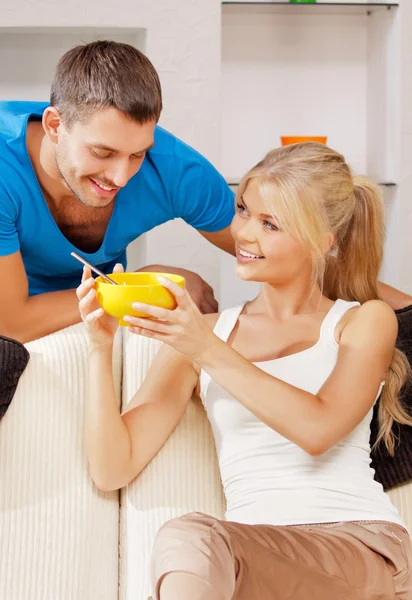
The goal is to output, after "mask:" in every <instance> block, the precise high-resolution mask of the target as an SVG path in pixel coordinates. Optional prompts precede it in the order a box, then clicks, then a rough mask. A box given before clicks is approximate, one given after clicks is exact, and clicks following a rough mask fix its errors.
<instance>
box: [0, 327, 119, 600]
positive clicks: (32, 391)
mask: <svg viewBox="0 0 412 600" xmlns="http://www.w3.org/2000/svg"><path fill="white" fill-rule="evenodd" d="M27 349H28V351H29V352H30V362H29V364H28V366H27V368H26V370H25V372H24V373H23V375H22V376H21V378H20V381H19V384H18V387H17V391H16V393H15V396H14V399H13V402H12V404H11V406H10V408H9V410H8V411H7V413H6V415H5V416H4V418H3V419H2V421H1V423H0V556H1V569H0V598H2V599H3V598H4V600H26V599H27V600H28V599H30V600H96V599H99V600H117V598H118V539H119V536H118V522H119V503H118V499H119V494H118V493H117V492H115V493H110V494H103V493H100V492H98V491H97V490H96V489H95V487H94V485H93V483H92V481H91V479H90V477H89V474H88V469H87V460H86V453H85V447H84V427H83V420H84V404H85V400H86V381H87V354H88V352H87V338H86V333H85V329H84V326H83V325H82V324H79V325H75V326H73V327H69V328H67V329H65V330H63V331H60V332H57V333H54V334H53V335H49V336H47V337H44V338H42V339H39V340H37V341H34V342H30V343H29V344H27ZM114 372H115V380H116V387H117V390H118V393H119V398H120V377H121V340H120V338H118V339H117V340H116V351H115V368H114Z"/></svg>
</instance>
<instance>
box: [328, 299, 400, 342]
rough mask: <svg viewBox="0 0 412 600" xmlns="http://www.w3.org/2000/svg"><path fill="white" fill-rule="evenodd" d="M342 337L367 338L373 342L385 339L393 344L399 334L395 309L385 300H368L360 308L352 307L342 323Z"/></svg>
mask: <svg viewBox="0 0 412 600" xmlns="http://www.w3.org/2000/svg"><path fill="white" fill-rule="evenodd" d="M339 329H340V336H339V337H341V338H342V336H345V337H348V336H350V338H351V339H352V338H355V337H356V338H357V339H360V338H361V337H362V338H367V339H370V341H373V340H374V339H376V338H380V339H381V340H382V339H383V338H385V339H387V340H388V343H392V341H393V342H394V341H395V340H396V336H397V333H398V322H397V319H396V315H395V312H394V311H393V309H392V308H391V307H390V306H389V304H387V303H386V302H384V301H383V300H368V301H367V302H364V303H363V304H361V305H360V306H354V307H351V308H350V310H348V311H347V313H346V314H345V315H344V316H343V318H342V321H341V323H340V327H339Z"/></svg>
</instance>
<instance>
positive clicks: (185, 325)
mask: <svg viewBox="0 0 412 600" xmlns="http://www.w3.org/2000/svg"><path fill="white" fill-rule="evenodd" d="M161 282H162V284H163V285H164V286H165V287H167V288H168V289H169V290H170V291H172V292H173V294H174V295H175V297H176V301H177V304H178V306H177V308H176V309H175V310H174V311H165V310H163V309H158V308H154V307H149V306H147V305H143V304H135V305H134V308H135V309H136V310H143V311H145V312H148V313H149V314H152V315H153V316H154V317H157V318H159V319H165V320H166V322H159V321H152V320H150V321H147V320H146V321H144V320H143V319H139V318H133V317H129V318H128V320H129V322H130V323H131V325H133V326H134V327H133V330H134V331H136V332H138V333H140V334H142V335H146V336H148V337H153V338H156V339H158V340H160V341H162V342H165V343H167V344H169V345H171V346H172V347H174V348H175V349H177V350H178V351H180V352H182V353H184V354H186V355H187V356H189V357H190V358H191V359H192V360H193V361H195V362H196V363H197V364H198V365H199V366H200V367H201V368H203V369H204V370H205V371H207V372H208V373H209V375H210V376H211V377H212V378H213V379H214V380H215V381H216V382H217V383H218V384H219V385H221V386H222V387H223V388H224V389H226V391H227V392H229V394H230V395H232V396H233V397H234V398H236V400H238V401H239V402H240V403H241V404H243V406H245V407H246V408H247V409H248V410H250V412H252V413H253V414H254V415H255V416H256V417H257V418H258V419H260V420H261V421H263V422H264V423H266V424H267V425H268V426H269V427H271V428H272V429H274V430H276V431H278V432H279V433H280V434H281V435H283V436H284V437H286V438H288V439H289V440H291V441H292V442H294V443H295V444H297V445H298V446H300V447H301V448H302V449H303V450H305V451H306V452H308V453H309V454H312V455H319V454H323V453H324V452H326V451H327V450H328V449H330V448H331V447H332V446H334V445H335V444H337V443H338V442H339V441H340V440H341V439H342V438H344V437H345V436H346V435H348V434H349V433H350V432H351V431H352V430H353V429H354V428H355V427H356V426H357V425H358V424H359V423H360V421H361V420H362V419H363V418H364V416H365V415H366V414H367V412H368V411H369V410H370V408H371V407H372V406H373V403H374V401H375V398H376V395H377V392H378V390H379V386H380V383H381V382H382V380H383V379H385V375H386V372H387V369H388V367H389V365H390V363H391V360H392V356H393V351H394V346H395V341H396V335H397V321H396V317H395V314H394V312H393V310H392V309H391V308H390V307H389V306H388V305H387V304H385V303H384V302H381V301H379V300H373V301H370V302H367V303H365V304H364V305H362V306H361V307H360V308H359V309H356V310H353V311H351V312H350V313H348V315H347V317H346V320H345V321H344V323H346V324H345V327H344V329H343V331H342V334H341V339H340V345H339V352H338V360H337V364H336V366H335V368H334V370H333V372H332V373H331V375H330V376H329V378H328V379H327V381H326V382H325V384H324V385H323V386H322V388H321V389H320V390H319V392H318V393H317V394H316V395H315V394H311V393H309V392H306V391H304V390H301V389H299V388H297V387H294V386H293V385H290V384H288V383H286V382H284V381H282V380H280V379H277V378H275V377H273V376H271V375H269V374H267V373H265V372H264V371H262V370H261V369H259V368H258V367H256V366H255V365H253V364H252V363H251V362H250V361H248V360H247V359H245V358H244V357H243V356H241V355H240V354H239V353H238V352H236V351H235V350H233V348H231V347H230V346H229V345H228V344H226V343H225V342H223V341H221V340H220V339H219V338H217V337H216V336H215V335H214V334H213V332H212V331H211V329H210V326H209V324H208V323H207V322H206V320H205V319H204V317H203V316H202V315H201V314H200V313H199V311H198V310H197V308H196V307H195V306H194V304H193V302H191V300H190V298H189V296H188V295H187V293H186V292H185V291H184V290H181V289H180V288H179V287H178V286H176V285H175V284H173V282H169V281H166V280H163V279H162V280H161Z"/></svg>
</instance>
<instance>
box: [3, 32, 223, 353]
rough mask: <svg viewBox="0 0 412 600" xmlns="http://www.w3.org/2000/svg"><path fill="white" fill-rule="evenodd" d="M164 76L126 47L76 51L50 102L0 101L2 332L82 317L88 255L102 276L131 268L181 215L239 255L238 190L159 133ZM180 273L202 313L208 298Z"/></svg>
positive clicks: (196, 280) (63, 65)
mask: <svg viewBox="0 0 412 600" xmlns="http://www.w3.org/2000/svg"><path fill="white" fill-rule="evenodd" d="M161 109H162V98H161V89H160V82H159V79H158V75H157V73H156V71H155V69H154V67H153V66H152V64H151V63H150V61H149V60H148V59H147V58H146V57H145V56H144V55H143V54H142V53H141V52H139V51H138V50H136V49H135V48H133V47H132V46H128V45H126V44H118V43H115V42H109V41H102V42H94V43H91V44H88V45H84V46H79V47H76V48H74V49H72V50H70V51H69V52H67V53H66V54H65V55H64V56H63V57H62V58H61V59H60V61H59V64H58V66H57V70H56V74H55V77H54V80H53V83H52V89H51V102H50V105H47V104H42V103H34V102H5V103H0V192H1V195H0V278H1V281H2V284H1V286H0V306H1V310H0V334H3V335H6V336H9V337H11V338H14V339H16V340H19V341H21V342H27V341H29V340H32V339H35V338H38V337H41V336H44V335H46V334H49V333H52V332H54V331H57V330H59V329H62V328H64V327H67V326H69V325H71V324H74V323H77V322H78V321H79V320H80V316H79V313H78V308H77V300H76V295H75V288H76V287H77V285H78V282H79V280H80V277H81V265H80V264H79V263H78V262H77V261H76V260H75V259H74V258H73V257H72V256H71V255H70V253H71V252H72V251H77V252H79V253H80V254H82V255H83V256H84V257H85V258H86V259H88V260H89V261H90V262H91V263H93V264H95V265H96V266H98V267H99V268H100V269H101V270H102V271H105V272H110V271H112V269H113V267H114V265H115V264H116V263H117V262H121V263H123V265H125V257H126V247H127V245H128V244H129V243H130V242H131V241H133V240H134V239H136V238H137V237H138V236H139V235H141V234H142V233H144V232H146V231H149V230H150V229H152V228H153V227H155V226H156V225H159V224H161V223H164V222H165V221H168V220H171V219H174V218H177V217H181V218H183V219H184V220H185V221H186V222H187V223H189V224H190V225H192V226H193V227H195V228H196V229H197V230H198V231H199V232H200V233H201V234H202V235H203V236H204V237H205V238H206V239H208V240H209V241H211V242H212V243H213V244H215V245H216V246H219V247H220V248H223V249H224V250H227V251H229V252H234V245H233V240H232V238H231V235H230V232H229V225H230V222H231V219H232V216H233V213H234V206H233V193H232V192H231V191H230V189H229V188H228V186H227V184H226V183H225V181H224V179H223V178H222V177H221V175H219V174H218V172H217V171H216V170H215V169H214V168H213V167H212V165H211V164H210V163H209V162H208V161H207V160H206V159H205V158H203V157H202V156H201V155H199V154H198V153H197V152H195V151H194V150H193V149H192V148H190V147H188V146H187V145H185V144H184V143H183V142H181V141H180V140H178V139H176V138H175V137H174V136H172V135H171V134H169V133H167V132H166V131H164V130H163V129H161V128H160V127H157V126H156V123H157V121H158V119H159V116H160V112H161ZM143 270H157V271H159V270H162V271H172V272H178V273H181V274H182V275H184V276H185V277H186V283H187V288H188V291H189V293H190V294H191V295H192V297H193V298H194V299H195V301H196V303H197V304H198V306H199V307H200V308H201V310H202V311H203V312H213V311H215V310H216V308H217V304H216V301H215V299H214V297H213V291H212V289H211V288H210V287H209V286H208V285H207V284H206V283H205V282H204V281H203V280H202V279H201V278H200V277H199V276H198V275H196V274H195V273H192V272H190V271H186V270H185V269H177V268H174V267H173V268H171V267H164V266H159V265H152V266H150V267H146V268H145V269H143Z"/></svg>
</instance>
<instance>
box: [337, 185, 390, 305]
mask: <svg viewBox="0 0 412 600" xmlns="http://www.w3.org/2000/svg"><path fill="white" fill-rule="evenodd" d="M353 179H354V185H353V196H354V210H353V213H352V218H351V219H350V220H349V221H348V222H347V225H346V227H345V228H344V230H343V234H341V237H340V239H339V232H338V234H337V240H336V244H337V260H336V261H335V260H333V261H329V264H328V265H327V274H326V281H327V288H328V289H327V291H328V295H329V297H331V298H332V299H333V300H336V299H338V298H342V299H343V300H349V301H354V300H356V301H357V302H360V303H361V304H363V303H364V302H366V301H367V300H372V299H376V298H378V297H379V293H378V285H377V284H378V281H377V278H378V273H379V269H380V266H381V262H382V258H383V238H384V211H383V201H382V198H381V194H380V192H379V188H378V187H377V186H376V185H374V184H373V183H372V182H370V181H369V180H368V179H366V178H364V177H354V178H353Z"/></svg>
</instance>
